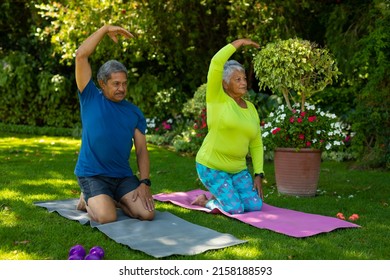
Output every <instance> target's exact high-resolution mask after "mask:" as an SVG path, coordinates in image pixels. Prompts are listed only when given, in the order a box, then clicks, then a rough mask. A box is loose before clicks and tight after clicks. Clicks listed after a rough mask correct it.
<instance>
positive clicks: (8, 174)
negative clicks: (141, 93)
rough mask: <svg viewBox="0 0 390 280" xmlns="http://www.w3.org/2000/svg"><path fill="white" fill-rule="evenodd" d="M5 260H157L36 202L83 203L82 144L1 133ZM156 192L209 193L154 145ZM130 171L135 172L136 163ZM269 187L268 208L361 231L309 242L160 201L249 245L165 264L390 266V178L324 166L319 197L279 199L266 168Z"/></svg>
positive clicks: (191, 167)
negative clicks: (72, 251) (91, 251)
mask: <svg viewBox="0 0 390 280" xmlns="http://www.w3.org/2000/svg"><path fill="white" fill-rule="evenodd" d="M0 137H1V138H0V259H10V260H26V259H34V260H38V259H43V260H44V259H66V257H67V251H68V249H69V248H70V247H71V246H72V245H74V244H76V243H80V244H84V245H85V246H86V247H92V246H94V245H96V244H99V245H101V246H102V247H104V248H105V251H106V259H112V260H119V259H129V260H132V259H135V260H136V259H138V260H139V259H145V260H147V259H153V257H151V256H148V255H146V254H144V253H142V252H140V251H134V250H132V249H130V248H129V247H127V246H123V245H121V244H118V243H116V242H114V241H113V240H111V239H109V238H108V237H106V236H105V235H104V234H102V233H101V232H99V231H98V230H96V229H93V228H91V227H88V226H83V225H81V224H79V223H77V222H73V221H69V220H67V219H64V218H62V217H61V216H59V215H57V214H54V213H49V212H48V211H46V210H45V209H42V208H41V207H36V206H35V205H34V202H37V201H47V200H56V199H68V198H77V197H78V196H79V186H78V185H77V181H76V177H75V175H74V167H75V164H76V160H77V156H78V150H79V148H80V140H79V139H73V138H70V137H69V138H67V137H45V136H37V137H33V136H23V135H17V134H15V135H10V134H5V133H2V134H0ZM149 154H150V158H151V179H152V181H153V186H152V191H153V193H169V192H178V191H188V190H193V189H197V188H202V186H201V184H200V183H199V181H198V180H197V175H196V170H195V160H194V158H193V157H187V156H182V155H180V154H177V153H175V152H173V151H172V150H168V149H165V148H161V147H158V146H154V145H150V146H149ZM131 165H132V166H133V167H134V168H135V166H136V163H135V158H134V157H133V158H132V161H131ZM265 171H266V174H267V183H266V184H265V186H264V192H265V197H266V202H267V203H268V204H271V205H274V206H277V207H283V208H288V209H294V210H298V211H303V212H308V213H315V214H320V215H326V216H333V217H334V216H335V215H336V214H337V213H338V212H343V213H344V214H345V216H346V217H348V216H349V215H352V214H353V213H357V214H359V216H360V218H359V220H358V221H356V223H358V224H359V225H361V228H360V229H341V230H336V231H333V232H331V233H328V234H320V235H316V236H313V237H309V238H302V239H297V238H292V237H288V236H285V235H282V234H278V233H275V232H272V231H269V230H261V229H258V228H255V227H252V226H249V225H247V224H244V223H242V222H240V221H237V220H234V219H230V218H227V217H225V216H223V215H213V214H206V213H203V212H199V211H191V210H188V209H184V208H181V207H178V206H175V205H173V204H170V203H161V202H156V207H157V210H158V211H161V212H163V211H168V212H170V213H172V214H174V215H176V216H178V217H180V218H182V219H185V220H187V221H190V222H192V223H195V224H198V225H200V226H204V227H207V228H210V229H213V230H216V231H219V232H221V233H230V234H232V235H234V236H235V237H237V238H239V239H242V240H245V241H247V242H245V243H243V244H240V245H236V246H231V247H228V248H223V249H219V250H210V251H206V252H204V253H202V254H198V255H194V256H171V257H167V258H166V259H171V260H176V259H177V260H181V259H194V260H197V259H205V260H207V259H242V260H249V259H275V260H289V259H301V260H306V259H331V260H333V259H353V260H355V259H361V260H368V259H374V260H375V259H389V258H390V253H389V252H390V223H389V221H390V214H389V212H390V211H389V203H390V201H389V199H390V185H389V184H390V183H389V182H390V175H389V173H388V172H381V171H375V170H371V171H361V170H352V169H350V168H349V164H348V163H337V162H323V163H322V170H321V178H320V186H319V191H318V195H317V196H316V197H313V198H299V197H289V196H283V195H280V194H279V193H278V192H277V190H276V187H275V181H274V171H273V164H272V163H270V162H267V163H266V164H265Z"/></svg>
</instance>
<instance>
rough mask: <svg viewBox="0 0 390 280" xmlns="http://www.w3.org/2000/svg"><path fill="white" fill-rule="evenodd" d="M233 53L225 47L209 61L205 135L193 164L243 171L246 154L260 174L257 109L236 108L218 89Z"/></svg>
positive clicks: (261, 156) (220, 88) (229, 171)
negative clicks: (225, 67)
mask: <svg viewBox="0 0 390 280" xmlns="http://www.w3.org/2000/svg"><path fill="white" fill-rule="evenodd" d="M235 51H236V48H235V47H234V46H233V45H232V44H228V45H226V46H225V47H223V48H222V49H221V50H219V51H218V52H217V53H216V54H215V55H214V57H213V58H212V60H211V63H210V67H209V72H208V76H207V89H206V104H207V126H208V133H207V136H206V137H205V139H204V141H203V144H202V146H201V148H200V149H199V151H198V153H197V156H196V162H198V163H200V164H202V165H204V166H207V167H209V168H212V169H217V170H221V171H225V172H228V173H233V174H234V173H238V172H240V171H242V170H244V169H246V168H247V164H246V155H248V153H250V155H251V157H252V161H253V171H254V173H263V172H264V171H263V142H262V138H261V131H260V119H259V115H258V113H257V110H256V108H255V106H254V105H253V104H252V103H251V102H249V101H247V100H245V102H246V104H247V108H242V107H240V106H239V105H238V104H237V103H236V102H235V101H234V100H233V98H231V97H230V96H229V95H227V94H226V93H225V91H224V90H223V87H222V77H223V66H224V64H225V62H226V61H227V60H228V59H229V58H230V56H231V55H232V54H233V53H234V52H235Z"/></svg>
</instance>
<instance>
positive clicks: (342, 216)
mask: <svg viewBox="0 0 390 280" xmlns="http://www.w3.org/2000/svg"><path fill="white" fill-rule="evenodd" d="M336 217H337V218H339V219H341V220H345V217H344V214H343V213H340V212H339V213H337V215H336Z"/></svg>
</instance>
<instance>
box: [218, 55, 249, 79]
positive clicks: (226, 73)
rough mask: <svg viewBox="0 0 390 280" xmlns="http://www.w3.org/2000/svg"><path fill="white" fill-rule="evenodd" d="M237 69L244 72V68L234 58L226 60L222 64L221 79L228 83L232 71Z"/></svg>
mask: <svg viewBox="0 0 390 280" xmlns="http://www.w3.org/2000/svg"><path fill="white" fill-rule="evenodd" d="M237 70H238V71H241V72H244V73H245V68H244V66H242V65H241V63H239V62H238V61H236V60H228V61H227V62H226V63H225V65H224V66H223V80H224V81H225V82H226V83H229V82H230V78H231V76H232V74H233V72H234V71H237Z"/></svg>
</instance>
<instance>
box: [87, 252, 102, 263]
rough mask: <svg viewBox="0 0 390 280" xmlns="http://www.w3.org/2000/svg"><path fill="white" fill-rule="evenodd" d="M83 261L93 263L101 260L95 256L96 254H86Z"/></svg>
mask: <svg viewBox="0 0 390 280" xmlns="http://www.w3.org/2000/svg"><path fill="white" fill-rule="evenodd" d="M85 260H90V261H94V260H101V258H100V257H99V256H98V255H96V254H88V255H87V256H86V257H85Z"/></svg>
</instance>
